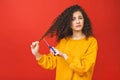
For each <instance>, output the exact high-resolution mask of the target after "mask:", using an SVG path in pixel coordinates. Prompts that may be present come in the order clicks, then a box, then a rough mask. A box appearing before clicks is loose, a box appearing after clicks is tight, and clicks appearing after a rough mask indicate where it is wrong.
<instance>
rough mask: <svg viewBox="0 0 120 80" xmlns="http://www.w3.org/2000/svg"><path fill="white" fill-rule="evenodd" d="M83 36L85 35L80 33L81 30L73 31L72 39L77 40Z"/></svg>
mask: <svg viewBox="0 0 120 80" xmlns="http://www.w3.org/2000/svg"><path fill="white" fill-rule="evenodd" d="M83 37H85V35H84V34H83V33H82V31H78V32H77V31H75V32H74V31H73V35H72V39H74V40H77V39H81V38H83Z"/></svg>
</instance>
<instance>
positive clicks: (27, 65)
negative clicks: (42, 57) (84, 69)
mask: <svg viewBox="0 0 120 80" xmlns="http://www.w3.org/2000/svg"><path fill="white" fill-rule="evenodd" d="M119 3H120V1H119V0H59V1H57V0H0V80H8V79H10V80H54V79H55V78H54V77H55V71H49V70H44V69H43V68H41V67H40V66H38V64H37V62H36V60H35V58H34V56H33V55H32V54H31V52H30V44H31V42H33V41H36V40H38V39H39V38H40V37H41V36H42V35H43V34H44V33H45V32H46V30H47V29H48V28H49V26H50V25H51V23H52V21H53V20H54V18H55V17H56V16H58V15H59V14H60V13H61V12H62V11H63V10H64V9H65V8H67V7H69V6H70V5H73V4H80V5H81V6H82V7H83V8H84V9H85V10H86V12H87V13H88V16H89V17H90V19H91V21H92V25H93V30H94V33H95V35H96V37H97V40H98V43H99V51H98V56H97V62H96V66H95V71H94V75H93V80H120V77H119V72H120V58H119V57H120V54H119V53H120V51H119V50H120V46H119V45H120V42H119V41H120V38H119V34H120V31H119V30H120V27H119V24H120V20H119V19H120V16H119V15H120V9H119V8H120V4H119ZM48 42H49V43H50V44H52V45H54V44H55V43H54V42H55V41H54V40H53V41H52V40H51V39H50V40H48ZM40 45H42V46H41V48H40V51H41V52H42V53H48V52H49V50H48V48H47V46H46V45H45V44H44V43H43V42H41V43H40Z"/></svg>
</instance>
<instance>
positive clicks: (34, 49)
mask: <svg viewBox="0 0 120 80" xmlns="http://www.w3.org/2000/svg"><path fill="white" fill-rule="evenodd" d="M30 47H31V52H32V54H33V55H34V56H36V57H37V56H38V55H39V41H35V42H32V44H31V45H30Z"/></svg>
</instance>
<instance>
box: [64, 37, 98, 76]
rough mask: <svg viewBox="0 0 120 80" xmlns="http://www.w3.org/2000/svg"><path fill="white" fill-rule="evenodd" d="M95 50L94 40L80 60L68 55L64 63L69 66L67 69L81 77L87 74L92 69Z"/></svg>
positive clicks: (95, 43)
mask: <svg viewBox="0 0 120 80" xmlns="http://www.w3.org/2000/svg"><path fill="white" fill-rule="evenodd" d="M97 48H98V46H97V41H96V39H95V40H93V41H92V42H91V44H90V46H89V48H88V50H87V52H86V53H85V54H84V56H83V57H82V58H80V59H78V58H76V57H72V56H70V55H68V58H67V60H66V61H67V63H68V64H69V67H70V68H71V69H72V70H73V71H74V72H76V73H78V74H79V75H83V74H84V73H86V72H88V71H89V70H90V69H91V68H92V67H94V64H95V61H96V54H97Z"/></svg>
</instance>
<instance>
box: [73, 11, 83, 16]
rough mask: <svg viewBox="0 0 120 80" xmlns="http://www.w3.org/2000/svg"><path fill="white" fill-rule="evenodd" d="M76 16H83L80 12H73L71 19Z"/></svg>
mask: <svg viewBox="0 0 120 80" xmlns="http://www.w3.org/2000/svg"><path fill="white" fill-rule="evenodd" d="M76 16H83V15H82V13H81V12H80V11H75V12H74V13H73V17H76Z"/></svg>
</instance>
